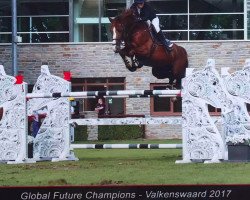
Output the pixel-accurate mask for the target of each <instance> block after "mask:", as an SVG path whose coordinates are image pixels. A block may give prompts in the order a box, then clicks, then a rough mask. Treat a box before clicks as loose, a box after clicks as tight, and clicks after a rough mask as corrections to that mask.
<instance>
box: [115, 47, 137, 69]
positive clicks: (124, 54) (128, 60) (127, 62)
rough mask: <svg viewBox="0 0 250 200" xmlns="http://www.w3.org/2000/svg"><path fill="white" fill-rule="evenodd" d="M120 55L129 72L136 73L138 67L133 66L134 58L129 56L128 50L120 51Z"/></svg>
mask: <svg viewBox="0 0 250 200" xmlns="http://www.w3.org/2000/svg"><path fill="white" fill-rule="evenodd" d="M119 55H120V56H121V57H122V60H123V62H124V63H125V66H126V68H127V69H128V70H129V71H131V72H134V71H136V69H137V67H136V66H134V65H133V60H132V58H131V57H130V56H127V55H128V53H127V51H126V49H122V50H121V51H119Z"/></svg>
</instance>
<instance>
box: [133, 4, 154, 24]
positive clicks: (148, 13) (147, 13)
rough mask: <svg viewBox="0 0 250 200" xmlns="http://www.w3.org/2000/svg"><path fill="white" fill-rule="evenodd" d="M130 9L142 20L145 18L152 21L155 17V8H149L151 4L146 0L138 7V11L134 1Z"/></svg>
mask: <svg viewBox="0 0 250 200" xmlns="http://www.w3.org/2000/svg"><path fill="white" fill-rule="evenodd" d="M130 9H132V10H133V11H134V13H135V15H136V17H138V18H140V19H141V20H143V21H147V20H150V21H152V20H153V19H154V18H156V12H155V10H154V9H153V8H151V6H150V5H148V4H147V3H146V2H145V3H144V6H143V8H142V9H140V13H139V12H138V8H137V5H136V3H133V4H132V6H131V7H130Z"/></svg>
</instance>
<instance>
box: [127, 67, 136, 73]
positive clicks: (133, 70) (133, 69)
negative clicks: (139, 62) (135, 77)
mask: <svg viewBox="0 0 250 200" xmlns="http://www.w3.org/2000/svg"><path fill="white" fill-rule="evenodd" d="M128 70H129V71H131V72H135V71H136V70H137V67H131V68H128Z"/></svg>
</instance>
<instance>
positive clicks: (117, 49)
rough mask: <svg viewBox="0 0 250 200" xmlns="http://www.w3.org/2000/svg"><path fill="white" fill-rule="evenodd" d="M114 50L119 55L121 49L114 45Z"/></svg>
mask: <svg viewBox="0 0 250 200" xmlns="http://www.w3.org/2000/svg"><path fill="white" fill-rule="evenodd" d="M113 50H114V52H115V53H118V52H119V50H120V48H119V46H118V45H114V47H113Z"/></svg>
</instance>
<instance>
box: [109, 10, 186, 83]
mask: <svg viewBox="0 0 250 200" xmlns="http://www.w3.org/2000/svg"><path fill="white" fill-rule="evenodd" d="M109 20H110V22H111V26H110V32H111V33H112V35H113V45H114V51H115V53H119V55H120V56H121V57H122V59H123V61H124V63H125V66H126V68H127V69H128V70H129V71H131V72H133V71H136V70H137V69H138V68H141V67H142V66H143V65H146V66H149V67H152V74H153V75H154V76H155V77H156V78H158V79H164V78H168V79H169V84H170V85H172V86H173V83H174V81H175V87H176V88H180V87H181V79H182V78H183V77H184V76H185V73H186V68H187V67H188V58H187V52H186V50H185V49H184V48H183V47H181V46H178V45H176V44H173V47H172V51H170V52H168V51H166V50H165V48H164V46H163V45H162V44H160V42H159V41H157V38H156V37H155V36H154V30H153V27H152V26H153V25H152V26H149V24H148V23H147V22H144V21H141V20H138V19H137V18H136V16H135V15H134V12H133V11H132V10H131V9H128V10H125V11H124V12H123V13H122V14H121V15H118V16H117V17H115V18H109Z"/></svg>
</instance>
